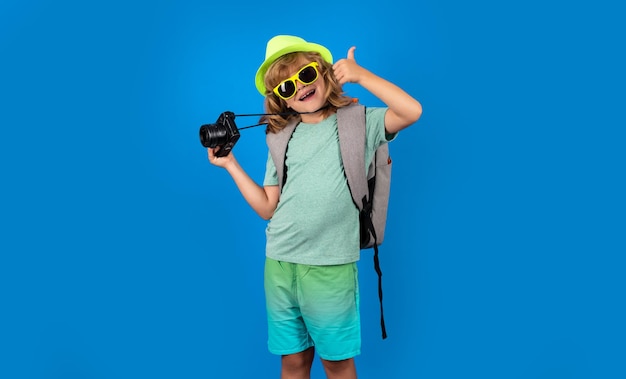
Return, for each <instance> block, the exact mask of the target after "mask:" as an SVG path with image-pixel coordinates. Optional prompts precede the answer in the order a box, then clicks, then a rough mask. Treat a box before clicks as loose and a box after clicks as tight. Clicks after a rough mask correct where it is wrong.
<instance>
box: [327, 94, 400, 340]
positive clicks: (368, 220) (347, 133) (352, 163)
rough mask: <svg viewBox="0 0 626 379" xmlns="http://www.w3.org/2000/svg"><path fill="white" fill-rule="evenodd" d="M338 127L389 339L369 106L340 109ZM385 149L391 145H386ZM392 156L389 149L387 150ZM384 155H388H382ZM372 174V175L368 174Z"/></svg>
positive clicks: (384, 331) (362, 241)
mask: <svg viewBox="0 0 626 379" xmlns="http://www.w3.org/2000/svg"><path fill="white" fill-rule="evenodd" d="M337 129H338V131H339V147H340V149H341V159H342V160H343V169H344V172H345V173H346V178H347V180H348V187H349V188H350V192H351V193H352V200H353V201H354V204H355V205H356V207H357V208H358V209H359V221H360V225H361V248H365V247H373V248H374V269H375V270H376V273H377V274H378V299H379V302H380V327H381V329H382V336H383V339H385V338H387V328H386V327H385V316H384V313H383V284H382V277H383V273H382V270H381V269H380V261H379V258H378V239H377V236H376V231H375V228H374V222H373V221H372V217H373V212H372V205H373V203H372V200H373V197H374V184H375V183H376V181H375V180H376V179H375V177H374V175H375V174H376V172H375V171H374V170H375V169H376V159H374V160H373V162H372V165H373V166H374V167H372V166H371V165H370V167H369V169H368V172H369V173H370V174H369V175H366V173H365V143H366V136H365V132H366V126H365V106H363V105H360V104H354V105H350V106H347V107H342V108H339V109H337ZM384 146H385V149H386V148H387V146H386V145H384ZM385 151H386V152H387V155H388V150H385ZM381 155H384V154H381ZM368 176H371V177H368Z"/></svg>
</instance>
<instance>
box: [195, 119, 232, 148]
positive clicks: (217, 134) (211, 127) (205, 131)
mask: <svg viewBox="0 0 626 379" xmlns="http://www.w3.org/2000/svg"><path fill="white" fill-rule="evenodd" d="M227 133H228V130H227V129H226V127H225V126H224V125H219V124H206V125H202V126H201V127H200V143H202V146H204V147H211V148H213V147H217V146H222V145H224V144H225V143H226V142H228V135H227Z"/></svg>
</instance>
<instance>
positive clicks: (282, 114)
mask: <svg viewBox="0 0 626 379" xmlns="http://www.w3.org/2000/svg"><path fill="white" fill-rule="evenodd" d="M326 108H328V105H324V106H323V107H321V108H320V109H318V110H316V111H312V112H295V111H294V112H283V113H248V114H236V115H235V117H251V116H256V117H260V116H292V115H297V114H311V113H317V112H319V111H322V110H324V109H326ZM261 125H267V122H262V123H260V124H255V125H250V126H244V127H242V128H239V130H242V129H249V128H254V127H255V126H261Z"/></svg>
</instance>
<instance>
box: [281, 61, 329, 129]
mask: <svg viewBox="0 0 626 379" xmlns="http://www.w3.org/2000/svg"><path fill="white" fill-rule="evenodd" d="M308 63H310V62H305V63H304V64H303V65H301V66H294V67H293V70H292V72H291V75H294V74H296V73H297V72H298V71H299V70H300V69H301V68H302V67H303V66H305V65H307V64H308ZM295 83H296V94H295V95H294V96H293V97H291V98H290V99H288V100H286V103H287V106H288V107H289V108H291V109H293V110H294V111H297V112H313V111H316V110H318V109H320V108H321V107H323V106H324V105H326V96H325V93H326V83H325V82H324V78H323V77H321V75H319V77H318V79H317V80H315V81H314V82H312V83H310V84H304V83H302V82H301V81H300V80H295ZM306 116H309V115H306V114H305V115H302V121H304V122H307V121H305V119H306V118H308V117H306Z"/></svg>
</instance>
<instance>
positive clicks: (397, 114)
mask: <svg viewBox="0 0 626 379" xmlns="http://www.w3.org/2000/svg"><path fill="white" fill-rule="evenodd" d="M355 49H356V47H354V46H353V47H351V48H350V49H349V50H348V57H347V58H344V59H340V60H338V61H337V62H335V64H334V65H333V70H334V73H335V77H336V78H337V80H338V81H339V83H340V84H342V85H343V84H344V83H358V84H360V85H361V86H362V87H363V88H365V89H367V90H368V91H369V92H371V93H372V94H373V95H374V96H376V97H377V98H379V99H380V100H381V101H382V102H383V103H385V105H387V107H388V108H389V110H388V111H387V113H386V115H385V130H386V131H387V132H388V133H396V132H398V131H400V130H402V129H404V128H406V127H408V126H409V125H411V124H413V123H415V122H416V121H417V120H418V119H419V118H420V116H421V115H422V105H421V104H420V103H419V101H417V100H415V99H414V98H413V97H412V96H411V95H409V94H408V93H406V92H405V91H404V90H403V89H401V88H400V87H398V86H397V85H395V84H393V83H391V82H389V81H388V80H385V79H383V78H381V77H380V76H378V75H376V74H374V73H372V72H371V71H369V70H367V69H365V68H363V67H361V66H359V65H358V64H357V63H356V60H355V59H354V50H355Z"/></svg>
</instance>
